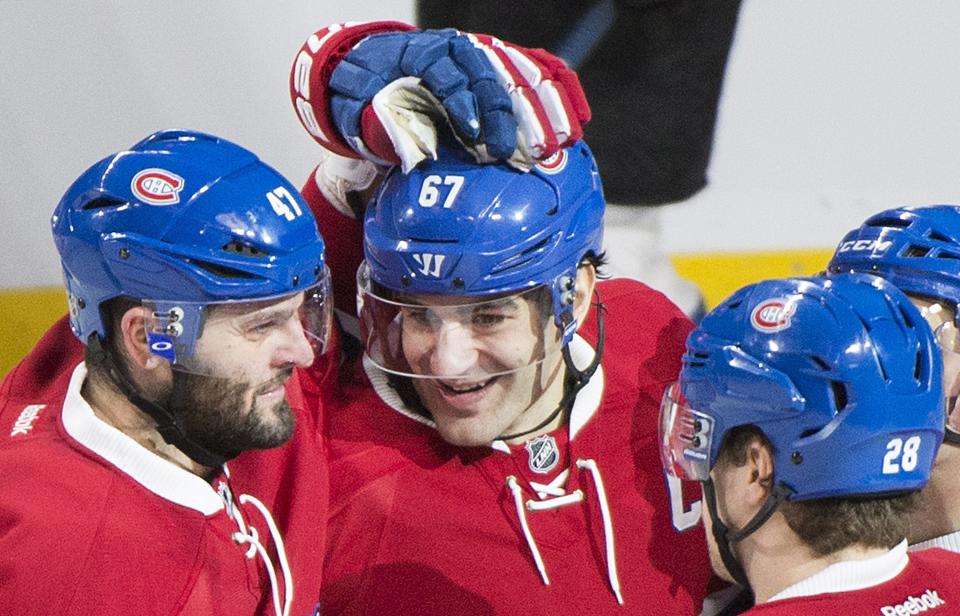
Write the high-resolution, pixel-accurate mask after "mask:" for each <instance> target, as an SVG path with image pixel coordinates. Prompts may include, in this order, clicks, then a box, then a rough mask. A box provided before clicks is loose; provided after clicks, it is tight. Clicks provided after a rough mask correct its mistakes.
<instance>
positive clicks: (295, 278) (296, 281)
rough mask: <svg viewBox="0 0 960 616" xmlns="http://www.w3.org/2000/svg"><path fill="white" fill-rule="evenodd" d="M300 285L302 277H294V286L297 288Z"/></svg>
mask: <svg viewBox="0 0 960 616" xmlns="http://www.w3.org/2000/svg"><path fill="white" fill-rule="evenodd" d="M298 284H300V276H294V277H293V286H297V285H298Z"/></svg>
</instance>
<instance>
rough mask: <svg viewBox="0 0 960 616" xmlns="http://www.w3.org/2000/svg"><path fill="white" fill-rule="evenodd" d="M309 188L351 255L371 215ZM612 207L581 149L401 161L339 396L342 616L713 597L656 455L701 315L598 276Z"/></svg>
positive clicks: (377, 232)
mask: <svg viewBox="0 0 960 616" xmlns="http://www.w3.org/2000/svg"><path fill="white" fill-rule="evenodd" d="M434 187H439V188H437V190H438V192H439V194H438V195H437V198H436V200H435V201H434V199H432V198H431V197H430V196H429V195H430V191H431V190H432V189H433V188H434ZM305 190H306V191H307V195H308V201H309V202H310V203H311V207H313V208H314V209H315V211H316V212H317V214H318V217H319V218H318V224H319V225H320V227H321V229H322V230H323V231H324V233H325V236H327V237H331V236H335V239H333V240H331V241H334V242H335V243H336V244H337V245H336V247H335V248H332V249H331V250H332V251H335V252H337V254H338V257H339V258H340V259H343V257H344V255H346V254H347V253H348V252H349V251H350V247H349V241H351V240H350V237H353V238H354V239H353V240H352V241H355V242H356V241H357V240H358V239H359V238H358V237H357V236H355V235H352V233H351V231H354V232H355V231H358V230H359V229H358V228H357V226H356V225H354V227H352V228H351V227H350V221H349V220H346V219H344V218H343V217H342V216H340V215H339V214H338V212H336V211H335V210H334V209H333V208H331V207H330V206H329V204H327V203H326V202H325V201H323V198H322V197H321V196H320V193H318V192H316V191H315V190H313V191H311V188H310V187H308V188H307V189H305ZM425 194H426V195H427V196H424V195H425ZM603 210H604V200H603V193H602V189H601V185H600V178H599V175H598V172H597V168H596V164H595V163H594V160H593V156H592V155H591V153H590V150H589V149H588V148H587V146H586V145H585V144H583V143H582V142H578V143H575V144H573V145H572V146H571V147H569V148H565V149H563V150H561V151H560V152H559V153H558V154H557V155H556V156H555V157H553V158H552V159H550V160H548V161H546V162H544V163H543V164H541V165H538V166H535V167H534V168H533V170H531V171H530V172H528V173H524V172H521V171H517V170H515V169H512V168H511V167H509V166H507V165H504V164H501V165H481V164H478V163H476V162H475V161H473V160H472V159H471V158H469V157H467V156H466V155H463V154H460V153H459V151H458V152H449V151H442V152H441V153H440V155H439V158H438V160H437V161H423V162H421V163H420V164H419V165H417V166H416V167H415V168H414V169H412V170H411V171H410V172H409V173H408V174H404V173H403V172H402V171H401V169H400V168H399V167H397V168H394V169H393V170H392V171H390V172H389V174H388V175H387V176H386V178H385V179H384V181H383V183H382V184H381V185H380V187H379V189H378V191H377V193H376V196H375V197H374V198H373V200H372V201H371V202H370V204H369V205H368V206H367V209H366V215H365V219H364V224H363V236H364V251H363V256H364V260H363V264H362V265H361V266H360V267H359V270H358V273H357V276H356V282H357V306H358V307H359V336H360V339H361V343H362V346H363V348H364V351H365V353H364V355H363V357H362V358H357V361H355V362H354V363H353V364H351V363H350V362H346V363H345V364H344V370H343V378H342V379H341V382H340V390H339V391H337V392H332V393H333V395H331V396H330V397H329V398H330V399H329V400H325V404H324V408H325V409H326V411H327V413H328V415H327V416H328V423H327V437H328V445H329V450H330V464H331V467H330V473H331V510H330V511H331V513H330V522H329V526H328V529H327V536H328V548H327V558H326V561H325V563H326V564H325V568H324V575H323V580H324V582H323V590H322V593H321V595H322V604H323V610H324V613H326V614H340V613H351V614H383V613H417V614H450V613H456V612H460V613H470V614H493V613H503V614H510V613H522V612H523V611H524V610H527V609H529V607H530V606H531V605H536V606H538V609H541V610H544V611H547V612H550V613H555V614H575V613H584V614H607V613H612V614H618V613H637V612H638V611H643V610H650V611H651V612H652V613H662V614H674V613H675V614H691V613H699V612H700V609H701V603H702V600H703V598H704V596H705V594H706V591H707V582H708V578H709V576H710V570H709V564H708V562H707V558H706V548H705V544H704V538H703V536H702V535H701V534H700V533H699V531H697V530H694V531H692V532H691V533H687V534H684V535H680V536H679V537H677V536H675V535H674V534H673V533H672V532H671V530H670V527H671V524H675V525H678V526H681V527H685V526H694V525H696V522H697V519H698V511H699V504H698V503H694V499H695V498H696V496H695V495H693V498H689V497H690V496H691V495H688V498H687V500H686V502H684V499H683V495H682V494H681V493H680V491H679V489H677V488H678V486H677V485H676V484H674V485H673V488H674V489H673V490H670V489H668V484H667V483H666V482H665V481H664V477H663V474H662V473H661V471H660V466H659V463H658V452H657V448H656V430H657V426H656V409H657V407H658V404H659V402H658V400H659V396H660V393H661V391H662V388H663V387H664V386H665V385H666V383H668V382H670V381H672V380H673V379H674V378H675V376H676V373H677V370H678V367H679V364H678V361H679V357H680V355H679V354H680V351H681V345H682V340H683V338H684V336H685V335H686V333H687V332H688V331H689V329H690V327H691V326H690V324H689V322H688V321H687V320H686V318H685V317H684V316H683V314H682V313H681V312H680V311H679V309H677V308H676V307H675V306H673V305H672V304H671V303H670V302H669V301H668V300H667V299H666V298H665V297H664V296H663V295H661V294H659V293H657V292H655V291H652V290H650V289H649V288H647V287H645V286H643V285H642V284H640V283H637V282H633V281H629V280H611V281H600V282H598V280H597V278H598V268H599V267H600V266H601V265H602V262H603V258H602V248H601V235H602V220H603ZM356 252H357V251H356V248H354V254H356ZM334 268H336V269H335V271H334V277H336V276H338V275H341V276H342V275H344V273H345V272H348V271H350V268H349V267H347V265H346V260H341V261H340V262H338V263H337V264H335V265H334ZM353 269H354V270H355V271H357V269H356V268H355V267H354V268H353ZM671 496H672V497H673V499H674V503H675V507H674V510H673V511H672V510H671V508H670V507H667V506H663V504H662V503H665V502H668V499H669V498H670V497H671Z"/></svg>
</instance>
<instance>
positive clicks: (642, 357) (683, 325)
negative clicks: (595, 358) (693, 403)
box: [580, 278, 693, 387]
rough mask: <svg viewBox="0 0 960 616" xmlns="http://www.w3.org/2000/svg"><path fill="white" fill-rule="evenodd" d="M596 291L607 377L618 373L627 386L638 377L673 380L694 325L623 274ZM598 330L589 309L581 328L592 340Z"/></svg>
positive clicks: (601, 285)
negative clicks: (601, 319) (601, 306)
mask: <svg viewBox="0 0 960 616" xmlns="http://www.w3.org/2000/svg"><path fill="white" fill-rule="evenodd" d="M597 294H598V296H599V299H600V302H601V303H602V304H603V307H604V312H603V331H604V337H603V343H604V349H603V355H604V358H611V359H609V360H606V361H604V362H603V366H604V370H605V371H606V372H607V373H609V376H610V377H611V379H612V378H613V377H614V376H615V374H622V375H624V377H625V378H627V379H628V381H626V385H627V386H629V387H634V386H636V385H637V383H634V380H635V379H637V378H639V379H641V381H642V382H651V383H660V382H666V381H671V380H674V379H675V378H676V375H677V373H678V372H679V369H680V357H681V356H682V355H683V349H684V344H685V342H686V339H687V335H688V334H689V333H690V331H691V330H692V329H693V324H692V323H691V322H690V320H689V319H687V317H686V316H685V315H684V314H683V312H681V311H680V309H679V308H677V307H676V306H675V305H674V304H673V303H672V302H671V301H670V300H668V299H667V298H666V297H665V296H664V295H663V294H662V293H660V292H659V291H655V290H653V289H651V288H650V287H648V286H646V285H644V284H643V283H641V282H638V281H635V280H630V279H626V278H615V279H612V280H605V281H602V282H600V283H599V284H598V285H597ZM594 310H595V309H594ZM597 330H598V322H597V319H596V312H595V311H594V312H591V314H589V315H588V316H587V318H586V320H585V321H584V323H583V327H582V328H581V330H580V331H581V333H582V335H583V336H584V338H586V339H587V341H588V342H590V343H591V344H596V339H597ZM640 385H642V383H640Z"/></svg>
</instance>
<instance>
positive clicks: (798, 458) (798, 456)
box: [790, 451, 803, 464]
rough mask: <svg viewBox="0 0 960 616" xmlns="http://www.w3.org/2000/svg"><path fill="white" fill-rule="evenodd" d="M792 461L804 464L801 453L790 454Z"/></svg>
mask: <svg viewBox="0 0 960 616" xmlns="http://www.w3.org/2000/svg"><path fill="white" fill-rule="evenodd" d="M790 461H791V462H793V463H794V464H803V454H802V453H800V452H799V451H794V452H793V453H792V454H790Z"/></svg>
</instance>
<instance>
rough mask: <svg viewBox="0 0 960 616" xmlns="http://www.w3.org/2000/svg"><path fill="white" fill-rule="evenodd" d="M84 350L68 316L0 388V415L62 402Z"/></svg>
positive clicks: (16, 367)
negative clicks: (17, 408) (24, 406)
mask: <svg viewBox="0 0 960 616" xmlns="http://www.w3.org/2000/svg"><path fill="white" fill-rule="evenodd" d="M83 355H84V347H83V345H82V344H80V341H79V340H77V338H76V337H75V336H74V335H73V332H72V331H71V329H70V322H69V320H68V318H67V317H66V316H64V317H63V318H61V319H60V320H58V321H57V322H56V323H54V324H53V325H52V326H51V327H50V329H48V330H47V332H46V333H45V334H44V335H43V337H42V338H41V339H40V341H39V342H38V343H37V344H36V346H35V347H34V348H33V349H32V350H31V351H30V352H29V353H28V354H27V355H26V356H25V357H24V358H23V359H22V360H21V361H20V362H19V363H18V364H17V365H16V366H14V368H13V369H12V370H11V371H10V372H9V373H8V374H7V376H6V377H5V378H4V379H3V383H2V384H0V415H2V414H3V413H6V412H7V409H6V407H8V406H17V405H18V404H20V403H32V404H51V403H54V402H56V401H58V400H62V398H63V395H64V393H65V392H66V390H67V385H68V384H69V382H70V378H71V376H72V374H73V370H74V369H75V368H76V367H77V365H78V364H79V363H80V362H82V361H83Z"/></svg>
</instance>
